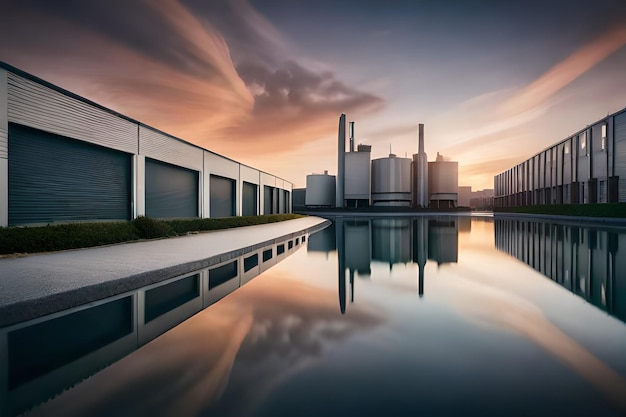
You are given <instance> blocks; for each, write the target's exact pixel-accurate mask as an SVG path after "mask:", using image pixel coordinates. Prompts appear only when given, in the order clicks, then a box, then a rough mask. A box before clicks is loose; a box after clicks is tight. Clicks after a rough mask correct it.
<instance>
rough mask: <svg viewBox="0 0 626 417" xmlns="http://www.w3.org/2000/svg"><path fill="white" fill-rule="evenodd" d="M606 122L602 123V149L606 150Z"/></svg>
mask: <svg viewBox="0 0 626 417" xmlns="http://www.w3.org/2000/svg"><path fill="white" fill-rule="evenodd" d="M606 127H607V126H606V123H605V124H603V125H602V150H603V151H604V150H606Z"/></svg>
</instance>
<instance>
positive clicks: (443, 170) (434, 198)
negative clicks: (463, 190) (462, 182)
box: [428, 154, 459, 208]
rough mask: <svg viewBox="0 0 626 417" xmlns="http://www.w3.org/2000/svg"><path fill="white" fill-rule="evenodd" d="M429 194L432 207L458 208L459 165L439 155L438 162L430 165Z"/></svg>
mask: <svg viewBox="0 0 626 417" xmlns="http://www.w3.org/2000/svg"><path fill="white" fill-rule="evenodd" d="M428 193H429V194H430V197H429V199H430V206H431V207H437V208H453V207H456V206H457V200H458V193H459V163H458V162H452V161H444V160H443V157H442V156H441V155H439V154H437V160H436V161H434V162H429V163H428Z"/></svg>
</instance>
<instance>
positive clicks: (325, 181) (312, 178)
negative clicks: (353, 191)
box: [304, 171, 336, 207]
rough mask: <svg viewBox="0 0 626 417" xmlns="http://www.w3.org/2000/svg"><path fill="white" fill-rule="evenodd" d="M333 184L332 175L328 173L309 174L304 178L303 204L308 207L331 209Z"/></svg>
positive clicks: (333, 193) (333, 191)
mask: <svg viewBox="0 0 626 417" xmlns="http://www.w3.org/2000/svg"><path fill="white" fill-rule="evenodd" d="M335 183H336V179H335V176H334V175H328V171H324V173H323V174H311V175H307V176H306V189H307V190H309V192H308V193H306V194H305V197H304V204H305V205H307V206H309V207H333V206H334V205H335Z"/></svg>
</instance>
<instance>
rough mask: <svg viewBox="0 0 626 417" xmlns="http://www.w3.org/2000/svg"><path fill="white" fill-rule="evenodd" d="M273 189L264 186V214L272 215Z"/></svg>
mask: <svg viewBox="0 0 626 417" xmlns="http://www.w3.org/2000/svg"><path fill="white" fill-rule="evenodd" d="M272 190H273V187H269V186H267V185H264V186H263V214H272V202H273V201H274V198H273V196H272V195H273V193H272Z"/></svg>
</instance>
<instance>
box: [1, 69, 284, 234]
mask: <svg viewBox="0 0 626 417" xmlns="http://www.w3.org/2000/svg"><path fill="white" fill-rule="evenodd" d="M291 191H292V183H291V182H288V181H285V180H283V179H282V178H278V177H276V176H274V175H271V174H268V173H265V172H262V171H259V170H258V169H255V168H252V167H249V166H246V165H243V164H241V163H239V162H237V161H234V160H232V159H229V158H226V157H224V156H221V155H218V154H216V153H214V152H211V151H209V150H207V149H203V148H201V147H199V146H196V145H193V144H191V143H189V142H185V141H183V140H181V139H178V138H176V137H174V136H171V135H168V134H167V133H164V132H161V131H159V130H157V129H154V128H152V127H150V126H147V125H145V124H143V123H141V122H138V121H136V120H133V119H131V118H129V117H126V116H124V115H121V114H119V113H117V112H115V111H113V110H110V109H108V108H105V107H103V106H100V105H98V104H96V103H94V102H92V101H90V100H88V99H85V98H83V97H80V96H78V95H76V94H73V93H71V92H69V91H66V90H64V89H62V88H59V87H57V86H55V85H52V84H50V83H48V82H46V81H44V80H41V79H39V78H37V77H35V76H33V75H30V74H27V73H25V72H24V71H21V70H19V69H17V68H14V67H12V66H10V65H7V64H5V63H1V62H0V226H16V225H34V224H50V223H56V222H74V221H94V220H103V221H108V220H130V219H133V218H136V217H138V216H143V215H146V216H151V217H156V218H193V217H226V216H239V215H257V214H270V213H287V212H291Z"/></svg>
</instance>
